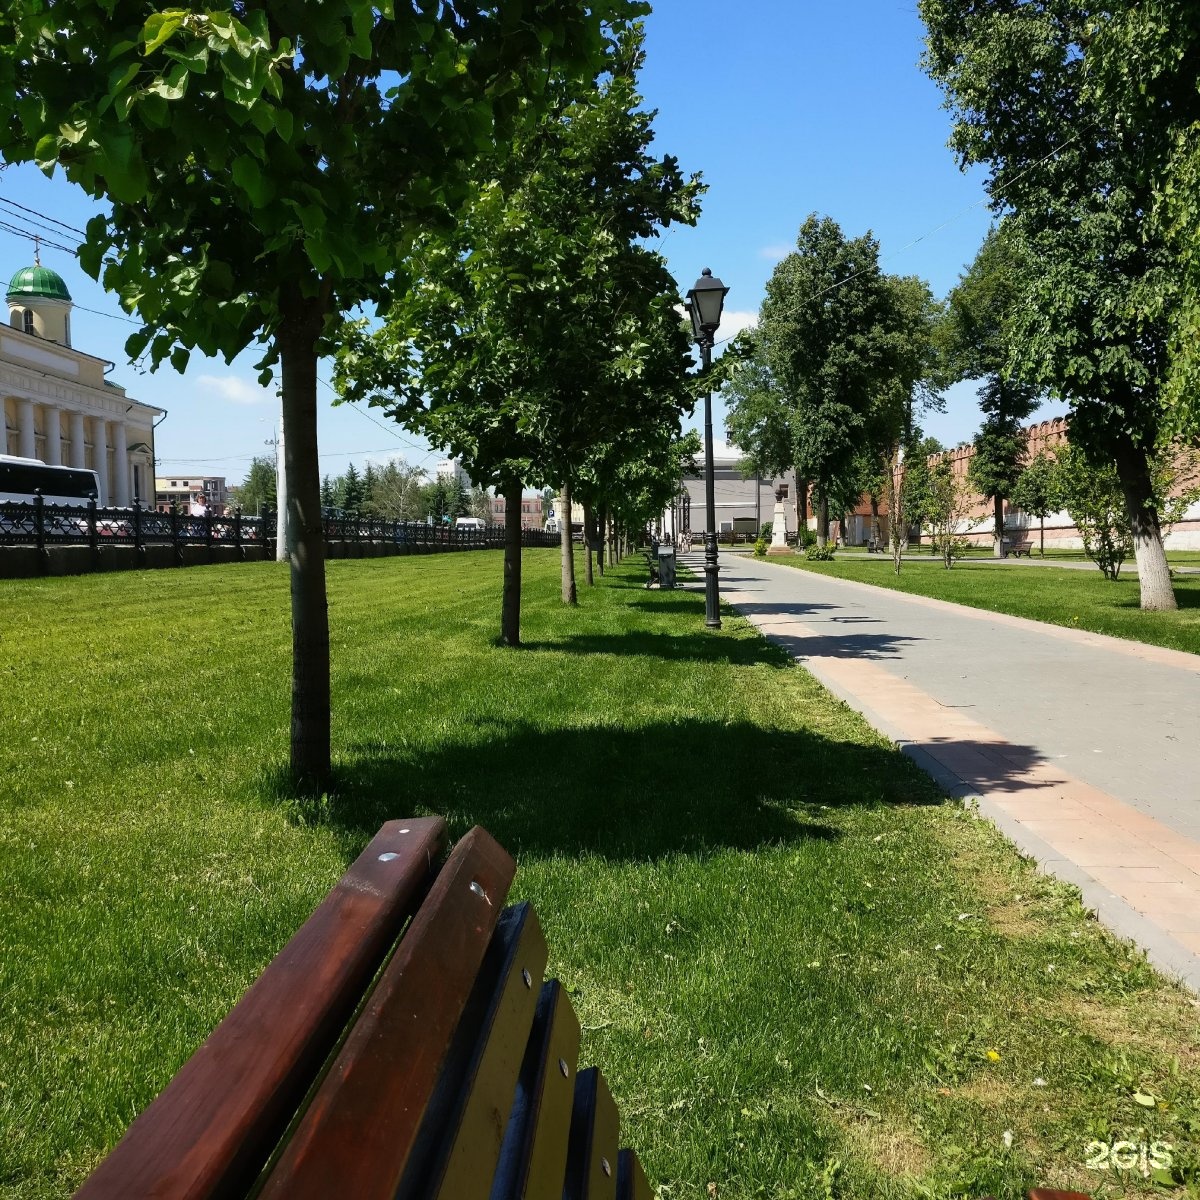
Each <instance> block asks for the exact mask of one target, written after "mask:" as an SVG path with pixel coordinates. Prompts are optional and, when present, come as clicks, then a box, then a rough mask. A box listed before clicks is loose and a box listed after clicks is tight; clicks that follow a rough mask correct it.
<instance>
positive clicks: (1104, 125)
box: [919, 0, 1176, 609]
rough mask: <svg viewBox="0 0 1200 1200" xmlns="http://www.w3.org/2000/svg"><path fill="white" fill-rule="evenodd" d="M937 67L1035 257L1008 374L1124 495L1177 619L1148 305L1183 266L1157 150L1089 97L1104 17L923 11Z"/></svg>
mask: <svg viewBox="0 0 1200 1200" xmlns="http://www.w3.org/2000/svg"><path fill="white" fill-rule="evenodd" d="M919 9H920V13H921V16H922V17H923V18H924V21H925V24H926V27H927V30H928V38H927V42H926V55H925V59H924V63H925V66H926V69H927V70H928V71H929V73H930V74H931V75H932V77H933V78H934V79H935V80H936V81H937V82H938V83H939V84H940V85H941V86H942V88H943V89H944V90H945V92H946V95H947V101H948V105H949V107H950V108H951V110H952V112H953V113H954V116H955V125H954V132H953V135H952V139H951V144H952V145H953V147H954V148H955V150H956V151H957V152H958V154H959V157H960V159H961V161H962V162H963V164H964V165H968V164H975V163H981V164H986V165H987V166H988V168H989V170H990V177H989V180H988V185H987V186H988V191H989V194H990V196H991V199H992V202H993V204H994V206H995V207H996V209H997V211H1004V212H1006V213H1008V215H1007V216H1006V217H1005V223H1006V224H1008V223H1010V222H1011V224H1012V226H1013V228H1014V230H1015V233H1016V234H1017V236H1018V237H1019V240H1020V242H1021V244H1022V245H1023V247H1024V248H1025V250H1026V253H1027V254H1028V256H1029V261H1030V267H1029V272H1028V278H1027V284H1028V290H1027V295H1026V302H1025V303H1024V304H1023V305H1022V306H1021V307H1020V310H1019V312H1018V313H1017V315H1016V318H1015V320H1014V332H1013V338H1012V341H1013V345H1014V348H1015V353H1014V356H1013V359H1012V361H1011V363H1010V367H1011V373H1012V374H1013V375H1015V376H1016V377H1018V378H1021V379H1023V380H1027V381H1029V382H1032V383H1036V384H1038V385H1040V386H1042V387H1045V388H1046V389H1047V390H1049V391H1050V392H1051V393H1053V394H1055V395H1059V396H1062V397H1063V398H1064V399H1066V400H1067V401H1068V403H1069V404H1070V406H1071V409H1072V418H1071V438H1072V441H1073V442H1074V443H1075V444H1076V445H1078V446H1079V447H1080V448H1081V449H1082V450H1083V451H1084V452H1085V453H1086V455H1087V458H1088V460H1089V461H1091V462H1094V463H1097V464H1099V463H1105V462H1108V463H1112V464H1113V465H1114V466H1115V468H1116V472H1117V477H1118V479H1119V480H1120V483H1121V489H1122V493H1123V495H1124V498H1125V507H1126V512H1127V516H1128V520H1129V525H1130V535H1131V537H1132V540H1133V547H1134V553H1135V555H1136V557H1137V561H1138V578H1139V583H1140V589H1141V604H1142V607H1143V608H1145V609H1174V608H1175V607H1176V602H1175V596H1174V593H1173V591H1172V588H1171V577H1170V572H1169V571H1168V569H1167V561H1166V555H1165V553H1164V550H1163V544H1162V529H1161V520H1160V514H1159V511H1158V509H1157V507H1156V506H1155V503H1154V499H1153V497H1154V486H1153V481H1152V479H1151V460H1152V458H1153V456H1154V453H1155V449H1156V446H1157V445H1158V442H1159V438H1160V432H1161V426H1162V422H1163V415H1164V403H1165V400H1164V385H1165V382H1166V376H1167V366H1168V356H1167V326H1166V322H1165V320H1164V319H1161V318H1159V317H1156V316H1155V315H1154V314H1153V313H1152V311H1151V310H1150V308H1149V307H1148V306H1147V304H1146V303H1145V298H1146V296H1147V294H1148V293H1153V292H1155V291H1157V290H1158V285H1159V282H1160V281H1161V280H1162V279H1163V278H1164V277H1165V275H1166V274H1169V272H1170V271H1171V270H1172V266H1173V263H1172V255H1171V252H1170V248H1169V247H1168V245H1167V244H1166V241H1165V239H1164V238H1163V237H1162V236H1161V233H1160V232H1159V231H1157V230H1156V229H1155V226H1154V223H1153V222H1151V221H1148V220H1147V219H1146V218H1147V214H1148V213H1149V212H1150V211H1151V209H1152V207H1153V203H1154V195H1153V186H1152V183H1151V181H1150V179H1149V177H1148V175H1147V172H1146V170H1145V166H1146V163H1147V158H1148V155H1149V154H1150V152H1151V151H1152V149H1153V138H1152V135H1151V134H1150V133H1148V131H1147V130H1146V129H1143V128H1140V127H1139V126H1138V124H1137V123H1136V122H1112V121H1109V120H1107V119H1106V114H1105V113H1104V112H1103V110H1102V109H1100V108H1099V107H1098V106H1097V104H1096V103H1095V100H1094V97H1093V94H1092V92H1091V91H1090V90H1089V88H1088V86H1087V77H1088V71H1089V68H1090V52H1091V47H1092V45H1093V44H1094V39H1095V35H1096V32H1097V28H1098V26H1099V25H1102V24H1103V22H1104V16H1103V13H1102V12H1097V10H1095V9H1094V7H1093V6H1091V5H1085V4H1083V3H1082V2H1081V0H1041V2H1039V3H1036V4H1032V3H1020V2H1015V0H919Z"/></svg>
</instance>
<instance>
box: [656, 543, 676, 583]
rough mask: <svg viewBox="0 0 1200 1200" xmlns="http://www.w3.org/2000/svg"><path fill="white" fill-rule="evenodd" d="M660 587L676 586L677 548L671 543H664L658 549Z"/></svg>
mask: <svg viewBox="0 0 1200 1200" xmlns="http://www.w3.org/2000/svg"><path fill="white" fill-rule="evenodd" d="M658 586H659V587H662V588H673V587H674V586H675V547H674V546H672V545H671V543H670V542H663V543H662V545H661V546H659V548H658Z"/></svg>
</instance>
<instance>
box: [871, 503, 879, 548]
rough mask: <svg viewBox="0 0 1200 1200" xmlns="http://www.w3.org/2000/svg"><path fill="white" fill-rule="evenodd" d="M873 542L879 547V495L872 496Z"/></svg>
mask: <svg viewBox="0 0 1200 1200" xmlns="http://www.w3.org/2000/svg"><path fill="white" fill-rule="evenodd" d="M871 543H872V544H873V545H874V547H875V549H876V550H878V549H879V497H878V496H872V497H871Z"/></svg>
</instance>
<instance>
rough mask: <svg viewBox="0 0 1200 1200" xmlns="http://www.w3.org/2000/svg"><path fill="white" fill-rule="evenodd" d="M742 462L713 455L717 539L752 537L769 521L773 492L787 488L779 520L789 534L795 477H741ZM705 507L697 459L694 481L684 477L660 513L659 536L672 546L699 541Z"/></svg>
mask: <svg viewBox="0 0 1200 1200" xmlns="http://www.w3.org/2000/svg"><path fill="white" fill-rule="evenodd" d="M744 463H745V458H744V456H743V455H741V454H737V453H735V454H715V455H713V512H714V514H715V517H716V530H717V533H718V534H725V533H735V532H736V533H755V534H757V533H758V531H759V530H760V529H761V528H762V527H763V525H765V524H766V523H767V522H768V521H770V520H772V518H773V517H774V513H775V491H776V489H777V488H779V487H780V486H785V487H786V488H787V499H786V500H785V501H784V520H785V521H786V523H787V532H788V533H795V532H796V528H797V521H796V474H795V472H794V471H787V472H785V473H784V474H783V475H779V476H771V475H755V474H754V473H753V472H751V473H750V474H749V475H746V474H744V473H743V472H744ZM707 510H708V506H707V501H706V495H705V486H704V469H703V459H701V460H700V471H699V473H698V474H696V475H688V476H685V477H684V479H683V480H682V481H681V484H680V493H679V495H678V497H677V499H676V501H675V503H674V504H673V505H671V507H670V508H669V509H667V511H666V512H664V513H663V515H662V519H661V522H660V526H661V532H662V535H663V536H664V537H666V538H671V539H672V540H678V538H679V537H681V536H685V535H691V536H693V537H696V538H699V537H700V535H701V534H703V533H704V531H705V529H706V528H707V525H706V521H707Z"/></svg>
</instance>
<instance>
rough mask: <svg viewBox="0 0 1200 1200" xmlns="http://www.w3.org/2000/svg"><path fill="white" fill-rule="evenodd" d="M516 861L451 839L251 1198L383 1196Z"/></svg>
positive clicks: (470, 840) (484, 837)
mask: <svg viewBox="0 0 1200 1200" xmlns="http://www.w3.org/2000/svg"><path fill="white" fill-rule="evenodd" d="M515 870H516V865H515V863H514V862H513V860H512V859H511V858H510V857H509V856H508V855H507V854H506V853H505V852H504V851H503V850H502V849H501V848H500V846H499V845H498V844H497V843H496V842H495V840H494V839H493V838H492V837H491V836H490V835H489V834H487V833H486V832H485V831H484V830H482V829H479V828H475V829H472V830H471V832H470V833H468V834H467V836H466V837H464V838H463V839H462V841H460V842H459V843H458V845H457V846H456V847H455V848H454V851H453V853H452V854H451V855H450V858H449V859H448V860H447V862H446V865H445V866H444V867H443V868H442V871H441V874H440V875H439V876H438V878H437V881H436V882H435V883H434V884H433V886H432V887H431V888H430V889H429V894H428V896H427V897H426V899H425V902H424V904H422V906H421V908H420V909H419V911H418V912H417V914H416V916H415V917H414V918H413V920H412V923H411V925H410V926H409V928H408V930H407V931H406V932H405V934H404V937H403V938H402V939H401V941H400V945H399V947H398V948H397V950H396V953H395V955H394V956H393V957H392V960H391V962H389V963H388V965H387V966H386V967H385V968H384V970H383V972H382V974H381V975H380V978H379V981H378V982H377V984H376V986H375V990H374V991H373V992H372V994H371V996H370V997H369V999H368V1000H367V1003H366V1005H365V1007H364V1009H363V1011H362V1013H361V1014H360V1016H359V1018H358V1020H357V1022H356V1023H355V1025H354V1028H353V1029H352V1030H351V1031H350V1034H349V1035H348V1037H347V1038H346V1041H345V1043H344V1044H343V1045H342V1048H341V1050H340V1051H339V1052H338V1055H337V1057H336V1058H335V1060H334V1062H333V1065H332V1067H331V1068H330V1070H329V1073H328V1074H327V1075H326V1077H325V1079H324V1080H323V1081H322V1083H321V1085H320V1086H319V1087H318V1089H317V1091H316V1093H315V1094H314V1096H313V1098H312V1101H311V1103H310V1105H309V1107H308V1109H307V1111H306V1112H305V1113H304V1115H303V1116H302V1117H301V1119H300V1121H299V1122H298V1124H297V1125H296V1128H295V1129H294V1131H293V1133H292V1136H291V1139H290V1140H289V1142H288V1144H287V1146H286V1148H285V1149H284V1151H283V1153H282V1154H281V1155H280V1157H279V1161H278V1162H277V1163H276V1164H275V1166H274V1167H273V1168H272V1170H271V1173H270V1175H269V1177H268V1178H267V1180H266V1182H265V1184H264V1187H263V1189H262V1192H261V1197H262V1200H283V1198H284V1197H286V1198H287V1200H308V1198H311V1200H328V1197H330V1196H353V1197H355V1200H385V1198H386V1200H392V1198H393V1197H394V1196H395V1195H396V1190H397V1188H398V1186H399V1185H400V1182H401V1180H402V1178H403V1176H404V1172H405V1168H406V1166H407V1163H408V1159H409V1154H410V1152H411V1151H412V1148H413V1145H414V1143H415V1141H416V1138H417V1134H418V1131H419V1129H420V1126H421V1122H422V1119H423V1117H424V1115H425V1111H426V1108H427V1106H428V1104H429V1102H430V1099H431V1098H432V1095H433V1092H434V1089H435V1086H436V1084H437V1081H438V1076H439V1074H440V1072H441V1069H442V1065H443V1063H444V1061H445V1059H446V1056H447V1053H448V1052H449V1050H450V1046H451V1042H452V1040H453V1037H454V1033H455V1029H456V1027H457V1026H458V1022H459V1018H460V1016H461V1015H462V1012H463V1009H464V1007H465V1006H466V1003H467V999H468V997H469V996H470V994H471V991H472V988H473V986H474V983H475V978H476V975H477V974H478V972H479V969H480V965H481V963H482V961H483V957H484V954H485V952H486V950H487V947H488V944H489V942H490V941H491V938H492V933H493V932H494V930H495V928H496V924H497V921H498V920H499V917H500V912H501V909H502V906H503V904H504V897H505V896H506V895H507V894H508V889H509V886H510V885H511V883H512V878H513V874H514V873H515Z"/></svg>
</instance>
